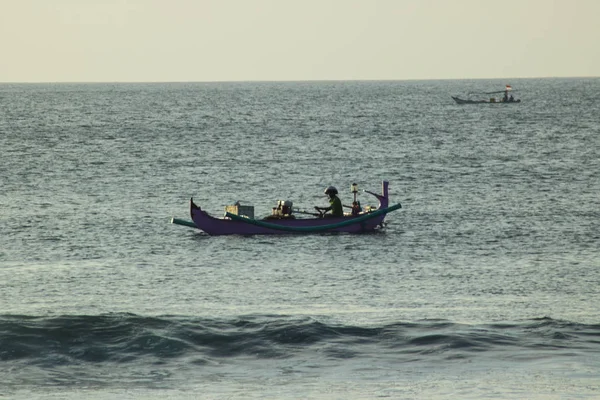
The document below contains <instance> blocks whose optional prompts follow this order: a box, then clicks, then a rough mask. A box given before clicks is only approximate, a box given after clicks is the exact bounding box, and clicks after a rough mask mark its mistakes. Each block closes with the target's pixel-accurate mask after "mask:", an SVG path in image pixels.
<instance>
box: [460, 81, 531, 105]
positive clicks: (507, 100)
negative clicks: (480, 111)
mask: <svg viewBox="0 0 600 400" xmlns="http://www.w3.org/2000/svg"><path fill="white" fill-rule="evenodd" d="M510 91H512V86H510V85H506V86H505V87H504V90H498V91H495V92H482V93H472V94H471V95H470V98H467V99H461V98H460V97H457V96H450V97H452V99H453V100H454V101H455V102H456V104H482V103H488V104H515V103H520V102H521V99H515V98H514V96H513V95H512V94H511V95H510V96H509V95H508V92H510ZM497 93H504V96H503V97H500V98H496V97H495V96H494V97H486V98H485V99H482V98H481V97H482V96H483V95H490V94H497ZM475 97H477V98H475Z"/></svg>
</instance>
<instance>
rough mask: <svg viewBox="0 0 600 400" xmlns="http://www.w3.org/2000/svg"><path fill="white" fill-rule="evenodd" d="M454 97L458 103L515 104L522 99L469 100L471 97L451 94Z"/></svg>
mask: <svg viewBox="0 0 600 400" xmlns="http://www.w3.org/2000/svg"><path fill="white" fill-rule="evenodd" d="M451 97H452V99H453V100H454V101H455V102H456V104H482V103H484V104H515V103H520V102H521V99H518V100H513V101H489V100H469V99H461V98H459V97H455V96H451Z"/></svg>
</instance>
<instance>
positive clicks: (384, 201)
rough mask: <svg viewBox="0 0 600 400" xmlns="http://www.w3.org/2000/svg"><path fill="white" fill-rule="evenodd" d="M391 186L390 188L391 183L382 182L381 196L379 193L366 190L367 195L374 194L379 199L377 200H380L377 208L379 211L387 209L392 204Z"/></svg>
mask: <svg viewBox="0 0 600 400" xmlns="http://www.w3.org/2000/svg"><path fill="white" fill-rule="evenodd" d="M389 186H390V183H389V182H388V181H382V182H381V194H377V193H374V192H371V191H369V190H365V193H369V194H372V195H373V196H375V197H376V198H377V200H379V207H377V209H378V210H381V209H383V208H387V207H388V205H389V203H390V198H389ZM398 204H399V203H398Z"/></svg>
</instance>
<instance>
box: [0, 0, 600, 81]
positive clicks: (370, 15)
mask: <svg viewBox="0 0 600 400" xmlns="http://www.w3.org/2000/svg"><path fill="white" fill-rule="evenodd" d="M0 52H1V53H0V55H1V56H0V82H215V81H217V82H222V81H313V80H415V79H418V80H422V79H488V78H532V77H598V76H600V0H495V1H490V0H360V1H359V0H0Z"/></svg>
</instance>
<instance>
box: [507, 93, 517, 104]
mask: <svg viewBox="0 0 600 400" xmlns="http://www.w3.org/2000/svg"><path fill="white" fill-rule="evenodd" d="M513 101H515V98H514V97H513V95H512V94H511V95H510V98H509V99H508V102H509V103H512V102H513Z"/></svg>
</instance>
